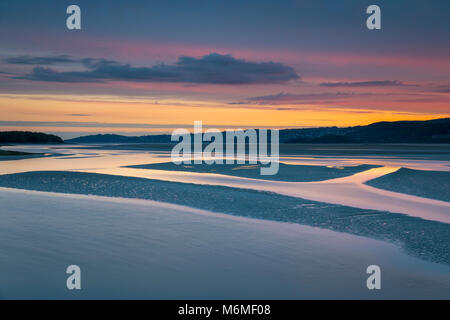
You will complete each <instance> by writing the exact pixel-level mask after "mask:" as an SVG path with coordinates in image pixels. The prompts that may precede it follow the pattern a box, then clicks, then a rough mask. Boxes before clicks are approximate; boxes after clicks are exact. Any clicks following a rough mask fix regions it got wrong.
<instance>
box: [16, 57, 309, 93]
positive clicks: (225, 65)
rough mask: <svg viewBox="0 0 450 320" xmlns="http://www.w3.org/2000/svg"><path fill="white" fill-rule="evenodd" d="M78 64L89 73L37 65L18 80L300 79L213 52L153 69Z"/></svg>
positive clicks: (273, 65)
mask: <svg viewBox="0 0 450 320" xmlns="http://www.w3.org/2000/svg"><path fill="white" fill-rule="evenodd" d="M47 58H48V59H44V58H43V57H39V58H37V57H35V59H33V57H27V59H23V57H22V61H23V62H25V61H26V62H31V61H47V62H48V63H47V64H52V63H55V61H54V60H55V57H47ZM67 59H69V60H70V59H71V58H67ZM62 60H64V59H62ZM72 61H74V60H72ZM78 61H79V62H81V63H82V64H83V65H84V66H85V67H86V68H87V70H85V71H58V70H56V69H53V68H46V67H42V66H36V67H35V68H33V70H32V72H31V73H29V74H27V75H25V76H19V77H15V78H16V79H27V80H35V81H52V82H107V81H138V82H176V83H195V84H235V85H239V84H273V83H284V82H287V81H290V80H297V79H299V78H300V76H299V75H298V74H297V73H296V72H295V70H294V69H293V68H292V67H290V66H287V65H285V64H282V63H278V62H271V61H270V62H253V61H247V60H243V59H236V58H234V57H233V56H231V55H222V54H218V53H211V54H208V55H205V56H203V57H200V58H196V57H187V56H183V57H180V58H179V59H178V61H177V62H176V63H175V64H174V65H167V64H158V65H154V66H152V67H134V66H131V65H130V64H122V63H119V62H116V61H111V60H104V59H90V58H86V59H80V60H78Z"/></svg>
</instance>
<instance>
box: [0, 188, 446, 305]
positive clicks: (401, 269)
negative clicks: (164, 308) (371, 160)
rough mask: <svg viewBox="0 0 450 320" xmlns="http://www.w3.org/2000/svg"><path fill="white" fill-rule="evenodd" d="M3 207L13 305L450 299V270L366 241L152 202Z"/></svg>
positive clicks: (0, 280) (0, 282)
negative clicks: (69, 270) (77, 286)
mask: <svg viewBox="0 0 450 320" xmlns="http://www.w3.org/2000/svg"><path fill="white" fill-rule="evenodd" d="M0 203H1V204H2V210H1V211H2V223H1V224H0V242H1V243H2V246H0V261H1V263H0V297H1V298H3V299H11V298H39V299H51V298H63V299H70V298H88V299H90V298H102V299H109V298H113V299H114V298H125V299H127V298H144V299H159V298H161V299H162V298H180V299H197V298H201V299H208V298H211V299H212V298H224V299H242V298H252V299H262V298H269V299H281V298H287V299H291V298H292V299H294V298H319V299H320V298H446V299H448V298H450V267H449V266H446V265H440V264H435V263H430V262H426V261H423V260H420V259H417V258H414V257H412V256H409V255H407V254H406V253H404V252H403V251H402V250H401V249H400V248H399V247H397V246H396V245H394V244H390V243H386V242H382V241H377V240H372V239H368V238H364V237H358V236H352V235H348V234H344V233H338V232H333V231H329V230H323V229H318V228H313V227H308V226H302V225H298V224H289V223H281V222H274V221H263V220H257V219H249V218H243V217H236V216H230V215H224V214H216V213H212V212H208V211H202V210H197V209H192V208H188V207H184V206H179V205H172V204H166V203H159V202H155V201H149V200H137V199H133V200H131V199H120V198H106V197H98V196H84V195H68V194H55V193H47V192H36V191H23V190H13V189H7V188H0ZM71 264H76V265H79V266H80V267H81V270H82V290H81V291H77V292H75V291H69V290H67V289H66V278H67V276H68V275H67V274H66V273H65V270H66V267H67V266H68V265H71ZM371 264H377V265H379V266H380V267H381V270H382V289H381V290H379V291H376V292H375V291H370V290H368V289H367V288H366V278H367V276H368V275H366V272H365V271H366V268H367V266H368V265H371Z"/></svg>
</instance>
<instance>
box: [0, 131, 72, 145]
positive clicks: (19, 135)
mask: <svg viewBox="0 0 450 320" xmlns="http://www.w3.org/2000/svg"><path fill="white" fill-rule="evenodd" d="M1 143H36V144H40V143H42V144H47V143H64V141H63V139H61V138H60V137H58V136H55V135H53V134H46V133H41V132H30V131H0V144H1Z"/></svg>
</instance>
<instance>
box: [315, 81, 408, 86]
mask: <svg viewBox="0 0 450 320" xmlns="http://www.w3.org/2000/svg"><path fill="white" fill-rule="evenodd" d="M320 86H322V87H390V86H405V84H404V83H403V82H400V81H397V80H382V81H360V82H322V83H321V84H320Z"/></svg>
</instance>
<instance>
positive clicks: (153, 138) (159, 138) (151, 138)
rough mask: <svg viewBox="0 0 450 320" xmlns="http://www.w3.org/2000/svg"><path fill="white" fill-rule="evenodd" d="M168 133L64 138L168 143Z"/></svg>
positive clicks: (85, 141)
mask: <svg viewBox="0 0 450 320" xmlns="http://www.w3.org/2000/svg"><path fill="white" fill-rule="evenodd" d="M170 137H171V136H170V135H168V134H161V135H148V136H140V137H128V136H122V135H118V134H94V135H89V136H83V137H78V138H73V139H68V140H65V142H66V143H170V142H171V141H170Z"/></svg>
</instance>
